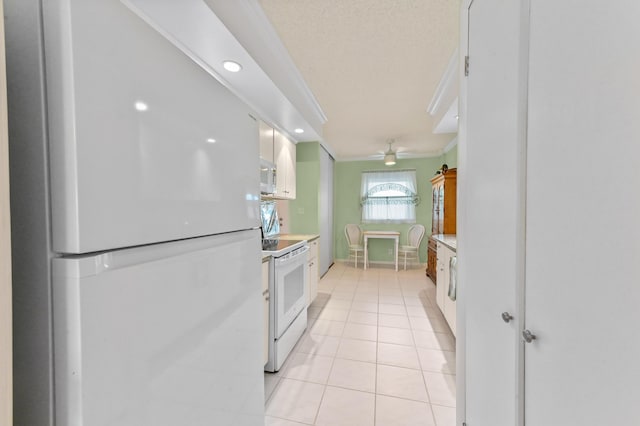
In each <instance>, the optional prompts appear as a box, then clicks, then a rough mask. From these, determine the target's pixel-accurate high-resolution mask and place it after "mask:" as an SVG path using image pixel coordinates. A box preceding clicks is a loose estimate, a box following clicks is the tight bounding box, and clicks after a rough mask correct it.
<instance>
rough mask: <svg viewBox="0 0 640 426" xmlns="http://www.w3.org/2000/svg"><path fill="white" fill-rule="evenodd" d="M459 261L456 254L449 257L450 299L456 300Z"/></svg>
mask: <svg viewBox="0 0 640 426" xmlns="http://www.w3.org/2000/svg"><path fill="white" fill-rule="evenodd" d="M457 262H458V258H457V257H456V256H452V257H451V259H449V299H451V300H453V301H455V300H456V284H457V281H458V280H457V277H456V263H457Z"/></svg>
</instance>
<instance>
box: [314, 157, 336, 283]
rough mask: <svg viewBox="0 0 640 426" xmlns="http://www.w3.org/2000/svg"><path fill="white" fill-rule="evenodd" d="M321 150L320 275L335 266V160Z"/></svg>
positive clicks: (319, 206)
mask: <svg viewBox="0 0 640 426" xmlns="http://www.w3.org/2000/svg"><path fill="white" fill-rule="evenodd" d="M319 149H320V195H319V205H318V208H319V209H320V212H319V215H318V216H319V217H320V253H319V258H318V260H319V261H320V267H319V269H320V275H321V276H322V275H324V274H325V273H327V271H328V270H329V267H330V266H331V265H332V264H333V240H334V238H333V166H334V159H333V158H332V157H331V156H330V155H329V153H328V152H327V151H326V150H325V149H324V148H323V147H322V146H320V147H319Z"/></svg>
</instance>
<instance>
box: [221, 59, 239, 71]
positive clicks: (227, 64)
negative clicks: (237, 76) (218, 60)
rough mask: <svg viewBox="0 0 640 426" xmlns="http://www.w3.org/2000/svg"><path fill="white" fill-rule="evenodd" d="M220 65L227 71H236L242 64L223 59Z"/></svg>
mask: <svg viewBox="0 0 640 426" xmlns="http://www.w3.org/2000/svg"><path fill="white" fill-rule="evenodd" d="M222 66H223V67H224V69H225V70H227V71H229V72H238V71H240V70H241V69H242V65H240V64H239V63H237V62H234V61H224V62H223V63H222Z"/></svg>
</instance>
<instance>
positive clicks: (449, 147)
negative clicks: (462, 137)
mask: <svg viewBox="0 0 640 426" xmlns="http://www.w3.org/2000/svg"><path fill="white" fill-rule="evenodd" d="M456 145H458V136H456V137H454V138H453V139H451V142H449V143H448V144H447V146H445V147H444V149H443V150H442V153H443V154H446V153H447V152H449V151H451V150H452V149H453V147H455V146H456Z"/></svg>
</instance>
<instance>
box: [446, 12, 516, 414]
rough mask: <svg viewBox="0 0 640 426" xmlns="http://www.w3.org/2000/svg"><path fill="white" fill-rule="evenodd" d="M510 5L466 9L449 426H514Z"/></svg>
mask: <svg viewBox="0 0 640 426" xmlns="http://www.w3.org/2000/svg"><path fill="white" fill-rule="evenodd" d="M519 3H520V2H518V1H513V0H474V1H473V2H472V3H471V5H470V7H469V9H468V22H469V24H468V25H469V26H468V30H469V37H468V40H469V46H468V56H469V76H468V77H466V78H465V77H462V79H463V80H464V81H463V87H465V86H466V108H465V107H464V105H463V108H462V109H461V117H460V118H461V123H460V138H459V158H460V162H459V168H458V185H459V187H458V195H459V204H458V206H459V207H458V224H459V229H458V250H457V255H458V263H457V266H458V303H460V304H461V305H462V306H463V308H461V309H458V311H460V310H463V315H462V316H461V317H459V318H458V320H457V323H458V325H459V329H458V340H461V339H462V340H463V342H462V344H460V343H459V344H458V346H457V348H458V350H459V351H461V352H462V353H461V354H460V357H459V358H458V361H459V363H460V361H462V363H463V364H464V365H462V367H461V370H462V374H463V375H464V377H463V378H462V380H463V381H464V380H466V383H463V386H462V388H463V389H466V390H464V395H461V396H459V398H466V401H463V402H462V403H460V402H459V403H458V405H463V406H464V404H465V402H466V416H465V413H464V412H462V413H461V412H460V410H459V411H458V422H457V424H462V421H466V422H467V424H468V425H478V426H480V425H491V426H513V425H514V424H516V422H517V418H518V409H517V398H518V381H517V371H518V353H519V352H518V342H519V340H518V329H517V326H516V323H517V321H514V320H512V321H510V322H509V323H505V322H504V321H503V319H502V317H501V314H502V313H503V312H506V313H507V315H510V316H513V317H516V318H517V315H518V314H517V307H518V303H517V292H516V284H517V283H518V281H519V280H520V279H521V278H520V276H519V270H520V269H519V268H520V265H521V261H520V258H521V256H522V250H521V248H520V247H521V245H522V244H523V243H522V239H521V238H519V237H518V236H519V233H520V232H521V222H522V220H521V217H522V213H523V212H522V210H521V207H520V204H519V203H520V199H519V195H518V194H519V191H520V189H521V188H520V186H521V173H522V170H521V168H520V167H519V155H520V153H519V146H520V145H521V143H520V140H521V137H520V134H519V131H520V130H519V129H520V127H519V126H521V123H520V122H519V101H520V99H519V88H520V86H519V85H520V78H519V63H518V49H519V43H520V37H519V17H520V9H519V7H520V6H519ZM463 96H464V92H463ZM446 266H448V265H445V267H446ZM460 324H462V325H460ZM465 357H466V361H465V360H464V358H465ZM461 417H462V418H461Z"/></svg>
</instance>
